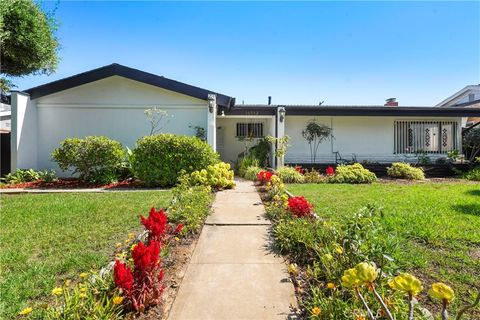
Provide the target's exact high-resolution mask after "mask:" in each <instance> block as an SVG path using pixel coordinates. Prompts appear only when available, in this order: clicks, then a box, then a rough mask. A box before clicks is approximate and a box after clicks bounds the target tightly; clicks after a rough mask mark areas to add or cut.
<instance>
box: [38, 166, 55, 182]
mask: <svg viewBox="0 0 480 320" xmlns="http://www.w3.org/2000/svg"><path fill="white" fill-rule="evenodd" d="M38 179H39V180H42V181H44V182H53V181H55V180H57V173H56V172H55V170H53V169H50V170H43V171H38Z"/></svg>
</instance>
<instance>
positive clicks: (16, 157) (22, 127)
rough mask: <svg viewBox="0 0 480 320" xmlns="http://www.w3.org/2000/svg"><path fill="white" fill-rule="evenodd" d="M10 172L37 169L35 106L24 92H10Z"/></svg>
mask: <svg viewBox="0 0 480 320" xmlns="http://www.w3.org/2000/svg"><path fill="white" fill-rule="evenodd" d="M11 103H12V125H11V130H12V134H11V165H10V168H11V171H12V172H14V171H15V170H16V169H19V168H20V169H35V170H38V168H37V165H38V164H37V145H38V143H37V142H38V141H37V139H38V137H37V106H36V103H35V102H33V101H32V100H30V95H29V94H27V93H24V92H19V91H12V93H11Z"/></svg>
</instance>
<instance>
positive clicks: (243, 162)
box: [238, 155, 259, 177]
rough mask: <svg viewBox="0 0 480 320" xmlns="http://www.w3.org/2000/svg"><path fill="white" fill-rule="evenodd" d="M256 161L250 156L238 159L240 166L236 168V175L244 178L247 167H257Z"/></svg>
mask: <svg viewBox="0 0 480 320" xmlns="http://www.w3.org/2000/svg"><path fill="white" fill-rule="evenodd" d="M258 166H259V162H258V159H257V158H255V157H254V156H252V155H248V156H245V157H243V158H242V159H240V164H239V166H238V175H239V176H240V177H245V173H246V172H247V169H248V168H249V167H258Z"/></svg>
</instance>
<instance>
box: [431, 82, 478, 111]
mask: <svg viewBox="0 0 480 320" xmlns="http://www.w3.org/2000/svg"><path fill="white" fill-rule="evenodd" d="M470 90H476V91H478V90H480V84H477V85H469V86H466V87H465V88H463V89H462V90H460V91H457V92H456V93H454V94H452V95H451V96H450V97H448V98H447V99H445V100H443V101H442V102H440V103H439V104H437V105H436V106H435V107H443V106H445V105H448V104H449V103H450V102H452V101H453V100H455V99H457V98H459V97H461V96H463V95H465V93H467V92H468V91H470Z"/></svg>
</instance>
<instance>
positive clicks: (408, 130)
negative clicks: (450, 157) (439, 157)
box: [394, 121, 458, 154]
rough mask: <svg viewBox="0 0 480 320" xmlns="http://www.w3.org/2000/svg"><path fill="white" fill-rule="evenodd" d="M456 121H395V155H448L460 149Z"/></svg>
mask: <svg viewBox="0 0 480 320" xmlns="http://www.w3.org/2000/svg"><path fill="white" fill-rule="evenodd" d="M457 128H458V124H457V122H455V121H395V129H394V130H395V132H394V136H395V153H398V154H405V153H416V152H427V153H447V152H449V151H453V150H456V149H458V145H457V144H458V142H457V135H458V132H457Z"/></svg>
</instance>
